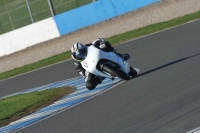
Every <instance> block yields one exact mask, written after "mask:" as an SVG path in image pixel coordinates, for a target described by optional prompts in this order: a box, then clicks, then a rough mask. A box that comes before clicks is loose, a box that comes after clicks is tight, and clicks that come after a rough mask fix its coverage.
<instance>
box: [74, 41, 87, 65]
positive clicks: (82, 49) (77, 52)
mask: <svg viewBox="0 0 200 133" xmlns="http://www.w3.org/2000/svg"><path fill="white" fill-rule="evenodd" d="M71 53H72V55H71V56H72V58H73V59H74V60H76V61H78V62H80V61H82V60H84V59H85V58H86V56H87V47H86V46H84V45H83V44H82V43H80V42H77V43H75V44H74V45H73V46H72V48H71Z"/></svg>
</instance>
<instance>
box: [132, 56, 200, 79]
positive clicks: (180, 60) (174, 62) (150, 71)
mask: <svg viewBox="0 0 200 133" xmlns="http://www.w3.org/2000/svg"><path fill="white" fill-rule="evenodd" d="M198 55H200V53H199V54H195V55H192V56H189V57H185V58H182V59H179V60H176V61H173V62H171V63H168V64H165V65H162V66H159V67H157V68H154V69H152V70H149V71H146V72H144V73H141V74H139V75H138V76H137V77H135V78H138V77H141V76H144V75H146V74H149V73H152V72H154V71H157V70H159V69H162V68H165V67H168V66H171V65H173V64H176V63H179V62H182V61H185V60H188V59H190V58H193V57H196V56H198Z"/></svg>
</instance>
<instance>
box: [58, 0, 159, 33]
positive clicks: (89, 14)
mask: <svg viewBox="0 0 200 133" xmlns="http://www.w3.org/2000/svg"><path fill="white" fill-rule="evenodd" d="M159 1H160V0H145V1H141V0H123V1H122V0H99V1H97V2H94V3H91V4H88V5H85V6H82V7H79V8H76V9H73V10H71V11H68V12H65V13H62V14H59V15H56V16H55V17H54V20H55V22H56V24H57V27H58V30H59V32H60V35H61V36H62V35H65V34H67V33H70V32H73V31H76V30H78V29H81V28H84V27H87V26H90V25H93V24H96V23H99V22H102V21H105V20H108V19H110V18H113V17H116V16H119V15H122V14H124V13H127V12H130V11H133V10H136V9H138V8H141V7H144V6H147V5H149V4H152V3H155V2H159Z"/></svg>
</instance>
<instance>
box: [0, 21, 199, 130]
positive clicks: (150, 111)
mask: <svg viewBox="0 0 200 133" xmlns="http://www.w3.org/2000/svg"><path fill="white" fill-rule="evenodd" d="M116 49H117V50H118V51H122V52H123V53H125V52H127V53H130V55H131V59H130V62H131V64H132V66H133V67H137V68H140V70H141V73H140V75H139V76H138V77H137V78H135V79H132V80H130V81H126V82H122V83H121V84H119V85H118V86H116V87H114V88H112V89H110V90H109V91H106V92H105V93H103V94H101V95H98V96H96V97H94V98H92V99H90V100H88V101H86V102H83V103H81V104H79V105H77V106H75V107H72V108H70V109H68V110H65V111H63V112H61V113H59V114H57V115H55V116H53V117H50V118H48V119H45V120H42V121H40V122H38V123H36V124H33V125H31V126H29V127H27V128H24V129H22V130H19V131H18V132H19V133H67V132H68V133H186V132H188V131H190V130H192V129H194V128H196V127H199V126H200V119H199V118H200V67H199V66H200V20H198V21H195V22H192V23H188V24H185V25H182V26H179V27H176V28H172V29H169V30H166V31H162V32H160V33H156V34H153V35H150V36H147V37H143V38H140V39H137V40H133V41H130V42H127V43H125V44H123V45H118V46H117V47H116ZM76 76H78V74H77V73H76V72H75V70H74V68H73V62H72V61H71V60H69V61H66V62H63V63H60V64H57V65H54V66H51V67H47V68H44V69H41V70H38V71H35V72H31V73H28V74H25V75H22V76H19V77H15V78H12V79H9V80H5V81H1V82H0V96H5V95H8V94H12V93H15V92H19V91H22V90H26V89H29V88H32V87H37V86H41V85H44V84H48V83H51V82H55V81H60V80H64V79H68V78H72V77H76Z"/></svg>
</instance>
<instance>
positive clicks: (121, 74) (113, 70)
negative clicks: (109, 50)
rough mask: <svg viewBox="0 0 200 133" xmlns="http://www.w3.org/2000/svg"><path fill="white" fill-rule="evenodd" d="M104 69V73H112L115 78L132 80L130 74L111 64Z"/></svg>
mask: <svg viewBox="0 0 200 133" xmlns="http://www.w3.org/2000/svg"><path fill="white" fill-rule="evenodd" d="M102 69H103V71H105V72H107V73H110V74H111V75H113V76H117V77H119V78H121V79H123V80H130V76H129V75H128V74H126V73H125V72H123V71H121V70H119V69H117V68H115V67H114V66H111V65H109V64H104V65H103V68H102Z"/></svg>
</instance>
